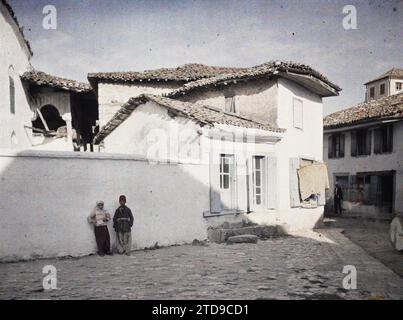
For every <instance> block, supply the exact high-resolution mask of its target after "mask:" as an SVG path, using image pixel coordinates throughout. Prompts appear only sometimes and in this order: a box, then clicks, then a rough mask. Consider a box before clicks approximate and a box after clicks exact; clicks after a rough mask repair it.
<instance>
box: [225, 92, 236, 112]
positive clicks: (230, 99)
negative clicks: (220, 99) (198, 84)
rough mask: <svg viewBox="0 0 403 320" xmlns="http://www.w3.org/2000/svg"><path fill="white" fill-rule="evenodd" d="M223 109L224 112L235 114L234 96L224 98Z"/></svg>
mask: <svg viewBox="0 0 403 320" xmlns="http://www.w3.org/2000/svg"><path fill="white" fill-rule="evenodd" d="M228 105H229V108H228ZM224 109H225V111H226V112H230V113H236V106H235V96H226V97H225V106H224Z"/></svg>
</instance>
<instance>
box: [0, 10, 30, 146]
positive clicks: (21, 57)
mask: <svg viewBox="0 0 403 320" xmlns="http://www.w3.org/2000/svg"><path fill="white" fill-rule="evenodd" d="M29 59H30V54H29V52H28V51H27V49H26V47H25V43H24V40H23V39H22V37H21V35H20V33H19V30H18V27H17V26H16V24H15V22H14V20H13V19H12V18H11V17H10V15H9V13H8V11H7V9H6V8H5V7H4V5H3V3H2V2H0V93H1V94H0V114H1V117H0V146H2V147H6V148H24V147H27V146H30V142H29V140H28V137H29V136H30V135H31V131H30V130H28V129H27V130H25V129H24V125H30V124H31V122H30V121H31V117H32V112H31V111H30V107H29V103H28V98H27V96H26V94H25V91H24V87H23V84H22V82H21V79H20V75H21V74H22V73H24V72H25V71H27V70H28V68H29ZM10 66H12V69H13V70H14V71H13V74H12V76H13V79H14V84H15V114H12V113H11V112H10V88H9V69H10ZM13 132H14V135H13V136H14V138H13V139H12V138H11V136H12V134H13Z"/></svg>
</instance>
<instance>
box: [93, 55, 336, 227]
mask: <svg viewBox="0 0 403 320" xmlns="http://www.w3.org/2000/svg"><path fill="white" fill-rule="evenodd" d="M285 71H287V72H285ZM283 73H284V75H283ZM307 74H308V75H310V76H311V77H312V78H314V80H312V78H309V77H307ZM319 81H320V82H319ZM318 82H319V83H320V85H318ZM339 90H340V88H338V87H337V86H336V85H334V84H331V83H330V82H329V81H328V80H327V79H326V78H324V77H323V76H320V75H319V74H318V73H317V72H316V71H313V70H312V69H310V68H309V69H308V67H306V66H303V65H299V64H291V63H281V62H272V63H268V64H265V65H261V66H256V67H253V68H250V69H248V70H242V71H239V72H234V73H232V74H224V75H218V76H216V77H210V78H204V79H200V80H196V81H193V82H189V83H187V84H186V85H184V86H182V87H180V88H178V89H176V90H174V91H171V92H170V93H168V94H166V95H165V97H156V96H149V95H146V96H139V97H137V98H134V100H129V102H127V103H126V104H124V105H123V107H121V108H120V110H119V111H118V112H117V113H116V114H115V115H114V116H113V117H112V119H110V120H109V121H108V123H107V124H106V125H105V126H104V127H103V128H102V129H101V132H100V133H99V134H98V136H97V137H96V138H95V140H96V141H95V143H101V144H102V145H103V150H104V152H107V153H109V152H112V153H121V154H135V155H139V156H142V157H144V158H146V159H154V160H156V161H171V160H172V161H180V162H187V161H192V162H194V163H197V164H200V165H204V166H208V167H209V172H210V183H209V184H210V207H209V208H206V209H205V210H204V214H203V217H204V218H205V219H206V220H207V221H208V224H211V225H217V224H219V223H222V222H223V221H234V220H240V219H243V218H245V217H246V215H247V218H248V219H249V220H252V221H254V222H257V223H264V224H282V225H284V226H285V228H286V229H288V230H291V229H304V228H313V227H314V226H316V225H318V224H320V222H321V218H322V215H323V206H324V204H325V202H324V201H325V184H322V185H321V186H320V187H317V188H316V189H315V190H316V191H315V192H311V193H309V194H308V195H307V197H305V198H303V199H302V198H301V194H305V193H301V188H303V187H304V183H305V182H306V180H307V179H306V178H304V177H301V176H300V175H299V171H300V169H302V168H303V167H305V166H313V165H317V164H320V163H321V162H322V158H323V157H322V152H323V142H322V137H323V135H322V133H323V131H322V119H323V110H322V98H323V97H325V96H332V95H337V94H338V91H339ZM150 100H151V101H150ZM133 101H137V102H136V103H134V102H133ZM133 104H134V105H135V107H133ZM205 113H208V114H209V115H210V116H209V117H208V120H206V119H204V118H202V119H200V117H202V115H204V114H205ZM226 117H232V119H237V120H233V121H230V122H229V123H230V124H228V123H227V122H226V121H225V119H226ZM195 122H196V123H195ZM204 122H206V123H204ZM251 124H253V125H251ZM256 124H257V125H258V126H259V128H256V127H254V126H256ZM173 145H175V146H174V147H173ZM183 150H185V152H182V151H183ZM227 164H228V165H227ZM315 169H317V170H318V171H317V172H316V173H315V174H317V176H318V177H319V178H320V177H321V174H322V173H321V171H320V169H321V167H320V166H318V167H315ZM282 177H283V178H282ZM284 177H287V179H284ZM223 179H224V180H223ZM227 180H228V181H229V183H225V182H224V181H227ZM325 180H326V179H325ZM319 181H323V180H321V179H319ZM315 187H316V186H315ZM315 187H314V188H315ZM319 189H320V190H319Z"/></svg>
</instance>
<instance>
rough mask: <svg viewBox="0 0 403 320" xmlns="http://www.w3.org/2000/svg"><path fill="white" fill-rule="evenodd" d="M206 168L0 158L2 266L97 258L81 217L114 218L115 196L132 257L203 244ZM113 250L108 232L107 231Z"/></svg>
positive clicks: (71, 156)
mask: <svg viewBox="0 0 403 320" xmlns="http://www.w3.org/2000/svg"><path fill="white" fill-rule="evenodd" d="M208 177H209V174H208V166H203V165H194V164H178V163H175V164H173V163H170V164H161V163H159V164H151V163H149V162H148V161H145V160H144V159H139V158H136V157H133V156H123V155H112V154H88V153H77V152H75V153H73V152H46V151H22V152H19V153H16V152H15V151H14V152H13V151H11V150H0V179H1V184H0V196H1V199H2V201H1V202H0V261H16V260H24V259H33V258H39V257H61V256H82V255H87V254H90V253H94V252H96V245H95V237H94V234H93V230H92V226H91V225H89V224H88V222H87V220H86V219H87V216H88V215H89V214H90V212H91V210H92V209H93V208H94V206H95V202H96V201H97V200H103V201H104V202H105V209H107V210H108V211H109V212H110V213H111V214H112V215H113V214H114V212H115V209H116V208H117V207H118V197H119V195H120V194H125V195H126V196H127V205H128V206H129V207H130V208H131V209H132V212H133V215H134V228H133V230H132V236H133V249H142V248H147V247H152V246H154V245H155V243H157V242H158V244H159V245H161V246H164V245H174V244H183V243H190V242H192V241H193V240H194V239H198V240H204V239H206V238H207V226H206V224H205V222H204V219H203V211H205V210H208V208H209V189H208V186H209V183H208ZM108 228H109V231H110V234H111V239H112V243H114V240H115V237H114V230H113V228H112V223H111V222H110V223H109V226H108Z"/></svg>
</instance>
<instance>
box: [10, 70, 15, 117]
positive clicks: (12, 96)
mask: <svg viewBox="0 0 403 320" xmlns="http://www.w3.org/2000/svg"><path fill="white" fill-rule="evenodd" d="M9 81H10V112H11V113H12V114H14V113H15V85H14V79H13V78H12V77H9Z"/></svg>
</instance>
